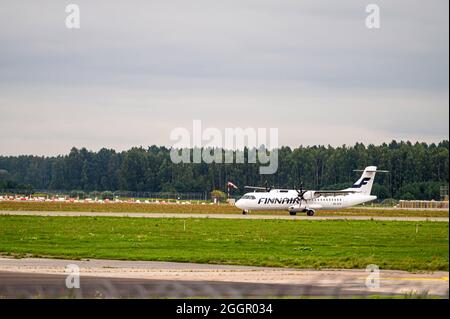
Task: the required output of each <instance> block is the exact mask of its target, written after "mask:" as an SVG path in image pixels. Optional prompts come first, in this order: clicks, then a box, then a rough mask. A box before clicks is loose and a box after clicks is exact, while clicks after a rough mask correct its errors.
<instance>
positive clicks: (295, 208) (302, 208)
mask: <svg viewBox="0 0 450 319" xmlns="http://www.w3.org/2000/svg"><path fill="white" fill-rule="evenodd" d="M305 209H306V205H305V204H304V203H302V204H301V205H294V206H291V207H289V208H288V210H289V212H290V213H297V212H303V211H305Z"/></svg>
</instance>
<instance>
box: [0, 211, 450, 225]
mask: <svg viewBox="0 0 450 319" xmlns="http://www.w3.org/2000/svg"><path fill="white" fill-rule="evenodd" d="M0 215H19V216H90V217H133V218H219V219H249V220H252V219H279V220H378V221H410V222H424V221H432V222H447V223H448V222H449V217H412V216H411V217H409V216H408V217H404V216H401V217H400V216H399V217H392V216H389V217H387V216H306V215H297V216H289V215H287V216H283V215H256V214H255V215H252V214H249V215H242V214H187V213H118V212H107V213H105V212H64V211H59V212H58V211H47V212H46V211H0Z"/></svg>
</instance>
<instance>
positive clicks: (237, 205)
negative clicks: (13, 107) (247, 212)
mask: <svg viewBox="0 0 450 319" xmlns="http://www.w3.org/2000/svg"><path fill="white" fill-rule="evenodd" d="M242 204H243V203H242V199H240V200H238V201H237V202H236V203H235V204H234V206H236V207H237V208H240V209H243V208H242Z"/></svg>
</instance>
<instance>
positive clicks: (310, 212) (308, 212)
mask: <svg viewBox="0 0 450 319" xmlns="http://www.w3.org/2000/svg"><path fill="white" fill-rule="evenodd" d="M306 215H308V216H314V211H313V210H307V211H306Z"/></svg>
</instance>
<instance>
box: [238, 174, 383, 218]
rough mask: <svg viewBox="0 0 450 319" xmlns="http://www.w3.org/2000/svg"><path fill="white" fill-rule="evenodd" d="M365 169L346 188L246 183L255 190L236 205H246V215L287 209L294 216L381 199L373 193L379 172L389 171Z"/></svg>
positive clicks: (310, 214) (244, 211)
mask: <svg viewBox="0 0 450 319" xmlns="http://www.w3.org/2000/svg"><path fill="white" fill-rule="evenodd" d="M355 171H359V172H361V170H355ZM362 172H363V173H362V175H361V177H360V179H358V181H357V182H356V183H355V184H353V186H351V187H350V188H346V189H343V190H318V191H315V190H304V189H303V186H300V189H299V190H296V189H277V188H268V187H254V186H245V188H247V189H252V190H253V192H250V193H246V194H245V195H244V196H242V197H241V198H240V199H239V200H238V201H237V202H236V203H235V206H236V207H238V208H240V209H242V214H244V215H245V214H247V213H249V212H250V211H257V210H287V211H288V212H289V214H290V215H292V216H295V215H296V214H297V213H298V212H305V213H306V214H307V215H308V216H314V213H315V211H316V210H322V209H327V210H334V209H341V208H346V207H351V206H355V205H359V204H362V203H367V202H371V201H373V200H375V199H377V197H376V196H374V195H370V192H371V191H372V185H373V181H374V179H375V174H376V173H378V172H380V173H387V172H388V171H381V170H377V167H376V166H368V167H366V168H365V169H364V171H362Z"/></svg>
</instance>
